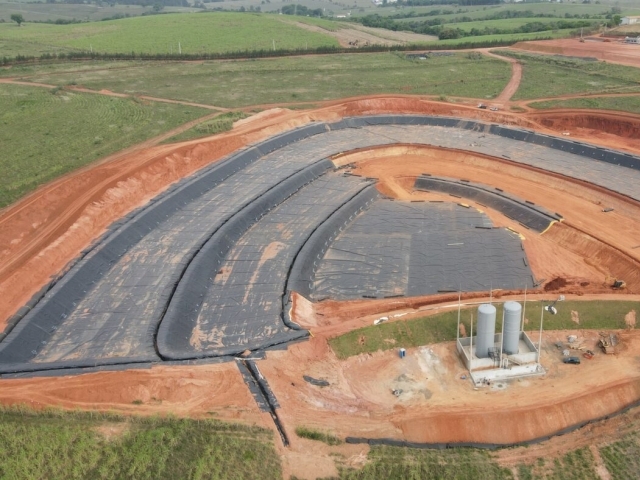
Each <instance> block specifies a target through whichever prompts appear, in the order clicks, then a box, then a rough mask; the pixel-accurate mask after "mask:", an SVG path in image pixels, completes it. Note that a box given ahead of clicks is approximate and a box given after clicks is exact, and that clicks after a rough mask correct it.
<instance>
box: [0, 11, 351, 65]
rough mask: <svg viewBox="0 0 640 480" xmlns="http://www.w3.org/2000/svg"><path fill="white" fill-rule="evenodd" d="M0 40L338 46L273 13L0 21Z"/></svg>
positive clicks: (124, 48) (115, 48) (137, 46)
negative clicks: (67, 21)
mask: <svg viewBox="0 0 640 480" xmlns="http://www.w3.org/2000/svg"><path fill="white" fill-rule="evenodd" d="M0 42H7V43H8V44H10V45H14V48H15V44H16V42H21V43H23V42H24V51H23V52H18V53H21V54H23V55H30V54H33V52H34V51H35V50H36V49H37V50H38V51H40V52H42V50H43V49H44V48H45V47H46V48H50V49H52V51H54V50H55V48H70V49H76V50H81V51H89V50H90V49H93V51H95V52H106V53H131V52H135V53H148V54H153V53H171V52H173V53H178V51H179V49H180V50H181V51H182V53H189V54H196V53H204V52H231V51H241V50H270V49H272V48H273V43H274V42H275V46H276V48H277V49H296V48H316V47H321V46H332V45H335V46H337V45H338V41H337V40H336V39H335V38H333V37H331V36H330V35H328V34H327V35H325V34H322V33H315V32H311V31H308V30H305V29H303V28H300V27H296V26H294V25H292V24H290V23H288V22H282V21H280V20H279V19H278V16H276V15H266V14H249V13H229V12H209V13H192V14H175V15H152V16H147V17H134V18H123V19H120V20H110V21H106V22H91V23H82V24H74V25H50V24H33V23H32V24H29V23H27V24H25V25H24V26H23V27H20V28H18V27H17V26H16V25H15V24H10V23H5V24H0Z"/></svg>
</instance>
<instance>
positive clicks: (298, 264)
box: [280, 182, 373, 330]
mask: <svg viewBox="0 0 640 480" xmlns="http://www.w3.org/2000/svg"><path fill="white" fill-rule="evenodd" d="M372 186H373V183H372V182H369V183H363V187H362V189H361V190H360V191H358V192H357V193H356V194H355V195H353V196H352V197H351V198H350V199H349V200H347V201H346V202H345V203H343V204H342V205H341V206H340V207H338V208H337V209H336V210H335V211H333V212H332V213H331V214H330V215H328V216H327V217H326V218H324V219H323V220H322V222H320V223H319V224H318V225H317V226H316V228H314V229H313V230H312V231H311V232H310V233H309V235H308V236H307V238H306V239H305V240H304V242H302V246H301V247H300V249H299V250H298V251H297V252H296V254H295V255H294V257H293V261H292V262H291V265H289V272H288V273H287V280H286V284H285V291H284V292H283V294H282V310H281V313H280V316H281V318H282V321H283V322H284V324H285V325H286V326H288V327H289V328H291V329H293V330H302V327H301V326H300V325H298V324H297V323H296V322H294V321H293V320H292V319H291V313H290V311H291V308H292V306H293V305H292V302H291V291H292V290H295V288H292V286H291V285H292V284H293V283H295V284H297V283H299V282H300V277H299V275H300V272H301V271H302V269H303V268H304V267H303V265H305V264H306V261H307V260H308V259H307V255H309V254H310V253H311V254H314V255H315V253H313V251H312V250H313V248H314V246H317V245H318V243H319V242H321V240H320V239H319V238H318V237H317V235H323V233H322V232H325V231H326V230H327V229H329V230H330V229H331V228H332V227H331V225H332V223H331V222H336V221H338V220H337V219H336V218H335V215H336V214H338V212H340V211H342V210H346V211H353V212H355V211H357V210H358V209H359V208H360V203H359V202H360V201H359V198H360V195H361V194H362V193H363V191H365V190H367V189H368V188H370V187H372ZM354 202H355V203H354ZM316 232H320V233H316ZM308 244H309V246H307V245H308ZM292 272H294V273H292ZM292 275H295V276H296V277H295V278H294V279H293V280H292ZM307 283H308V282H307ZM296 291H297V290H296Z"/></svg>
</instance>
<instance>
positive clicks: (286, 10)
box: [280, 4, 323, 17]
mask: <svg viewBox="0 0 640 480" xmlns="http://www.w3.org/2000/svg"><path fill="white" fill-rule="evenodd" d="M280 11H281V12H282V14H283V15H301V16H303V17H321V16H322V15H323V12H322V9H321V8H314V9H311V8H307V7H305V6H304V5H297V4H296V5H286V6H284V7H282V8H281V9H280Z"/></svg>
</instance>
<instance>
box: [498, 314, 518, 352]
mask: <svg viewBox="0 0 640 480" xmlns="http://www.w3.org/2000/svg"><path fill="white" fill-rule="evenodd" d="M521 319H522V305H520V304H519V303H518V302H505V304H504V337H503V339H502V351H503V352H504V353H506V354H507V355H513V354H516V353H518V350H519V344H520V320H521Z"/></svg>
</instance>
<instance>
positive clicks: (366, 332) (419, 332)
mask: <svg viewBox="0 0 640 480" xmlns="http://www.w3.org/2000/svg"><path fill="white" fill-rule="evenodd" d="M549 298H550V299H551V298H553V297H551V296H550V297H549ZM547 303H548V302H547ZM547 303H545V305H546V304H547ZM541 305H542V303H541V302H528V303H527V305H526V312H525V313H526V315H525V316H526V318H527V319H528V320H530V321H529V322H527V323H526V324H525V330H529V331H534V332H536V331H538V329H539V328H540V311H541ZM556 307H557V309H558V314H557V315H551V314H549V313H545V315H544V329H545V330H546V331H549V330H578V329H586V330H592V329H624V328H626V325H625V321H624V316H625V315H626V314H627V313H629V312H630V311H631V310H636V311H638V310H640V302H614V301H588V302H577V301H565V302H559V303H558V304H557V305H556ZM496 309H497V317H496V332H499V331H500V330H501V329H502V304H496ZM572 310H574V311H576V312H578V315H579V318H580V324H576V323H575V322H573V321H572V319H571V311H572ZM471 314H473V315H474V316H476V311H475V309H472V310H463V311H462V313H461V323H462V324H464V326H465V329H466V331H467V334H469V333H470V332H471V329H470V327H471V323H470V321H469V319H470V315H471ZM457 319H458V312H457V310H456V311H450V312H445V313H441V314H437V315H433V316H431V317H423V318H417V319H414V320H406V321H398V322H389V323H382V324H380V325H375V326H374V325H372V326H369V327H364V328H360V329H358V330H353V331H351V332H349V333H346V334H344V335H340V336H339V337H335V338H332V339H330V340H329V345H330V346H331V348H332V349H333V351H334V352H335V354H336V355H337V356H338V358H341V359H344V358H348V357H351V356H354V355H359V354H361V353H368V352H375V351H378V350H389V349H392V348H397V347H398V346H402V347H405V348H410V347H417V346H420V345H428V344H431V343H439V342H445V341H451V340H455V338H456V326H457ZM389 340H391V341H389Z"/></svg>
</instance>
